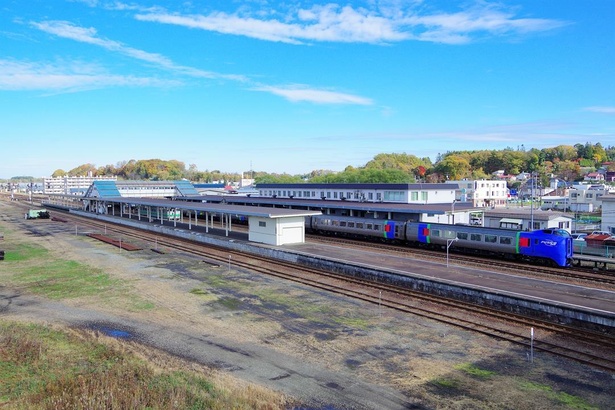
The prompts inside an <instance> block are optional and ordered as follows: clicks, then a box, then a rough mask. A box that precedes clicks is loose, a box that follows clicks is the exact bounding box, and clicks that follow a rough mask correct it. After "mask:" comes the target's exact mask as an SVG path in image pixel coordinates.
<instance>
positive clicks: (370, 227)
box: [366, 224, 374, 230]
mask: <svg viewBox="0 0 615 410" xmlns="http://www.w3.org/2000/svg"><path fill="white" fill-rule="evenodd" d="M366 228H367V229H370V230H371V229H374V226H373V225H372V224H367V226H366Z"/></svg>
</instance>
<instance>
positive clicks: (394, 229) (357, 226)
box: [309, 215, 405, 241]
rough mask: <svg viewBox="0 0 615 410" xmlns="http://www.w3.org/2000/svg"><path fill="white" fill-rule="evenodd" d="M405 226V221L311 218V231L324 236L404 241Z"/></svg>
mask: <svg viewBox="0 0 615 410" xmlns="http://www.w3.org/2000/svg"><path fill="white" fill-rule="evenodd" d="M404 225H405V222H403V221H392V220H380V219H373V218H372V219H370V218H354V217H350V216H334V215H318V216H313V217H311V218H310V223H309V229H310V230H311V231H313V232H316V233H319V234H322V235H340V236H352V237H356V238H371V239H381V240H385V241H389V240H390V241H395V240H399V241H403V240H404Z"/></svg>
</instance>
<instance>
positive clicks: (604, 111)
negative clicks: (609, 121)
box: [583, 106, 615, 114]
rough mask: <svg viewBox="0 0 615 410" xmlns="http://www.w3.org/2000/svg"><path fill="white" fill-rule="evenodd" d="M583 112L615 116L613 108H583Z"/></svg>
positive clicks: (614, 108)
mask: <svg viewBox="0 0 615 410" xmlns="http://www.w3.org/2000/svg"><path fill="white" fill-rule="evenodd" d="M583 111H591V112H598V113H601V114H615V107H599V106H595V107H585V108H583Z"/></svg>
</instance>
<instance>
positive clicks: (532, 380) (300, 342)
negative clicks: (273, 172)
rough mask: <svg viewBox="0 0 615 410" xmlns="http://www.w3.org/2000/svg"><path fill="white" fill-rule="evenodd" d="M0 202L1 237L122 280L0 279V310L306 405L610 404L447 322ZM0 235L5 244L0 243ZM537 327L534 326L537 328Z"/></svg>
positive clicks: (575, 380)
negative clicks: (116, 341) (98, 283)
mask: <svg viewBox="0 0 615 410" xmlns="http://www.w3.org/2000/svg"><path fill="white" fill-rule="evenodd" d="M20 215H22V214H21V213H20V212H19V211H14V210H13V208H12V207H11V206H10V205H7V204H6V203H4V204H3V203H2V202H0V232H2V231H3V230H4V231H5V240H4V241H5V243H6V242H7V241H11V240H14V241H19V242H21V241H24V240H27V241H33V242H36V243H38V244H40V245H42V246H44V247H45V248H47V249H49V250H50V251H51V252H52V255H53V256H54V257H56V258H62V259H67V260H75V261H78V262H80V263H82V264H85V265H89V266H94V267H99V268H101V269H102V270H103V271H104V272H105V273H107V274H108V275H110V276H111V277H113V278H117V279H120V280H121V283H122V286H121V289H118V293H117V294H116V295H101V296H99V297H87V298H79V299H63V300H59V301H51V300H45V299H42V298H39V297H36V296H34V295H32V294H31V293H29V292H27V291H23V290H20V289H19V288H17V287H15V286H10V285H8V286H6V282H5V281H4V280H3V279H2V277H3V276H4V275H10V272H7V271H6V269H5V268H3V265H2V262H0V284H1V285H0V296H1V297H0V301H1V302H0V303H1V304H2V305H0V307H1V309H0V318H3V319H13V320H21V321H37V322H43V323H50V324H62V325H66V326H86V327H93V328H99V329H101V330H102V331H105V330H122V331H123V332H126V333H127V334H129V335H130V336H131V337H132V338H133V339H134V340H135V341H137V342H139V343H143V345H144V346H155V347H156V348H160V349H162V350H164V351H167V352H169V353H171V354H174V355H177V356H180V357H183V358H186V359H188V360H191V361H194V362H198V363H201V364H207V365H210V366H214V367H216V368H219V369H223V370H226V371H228V372H230V373H232V374H233V375H234V376H235V377H238V378H241V379H245V380H247V381H251V382H255V383H258V384H263V385H266V386H267V387H271V388H273V389H276V390H280V391H282V392H284V393H286V394H288V395H290V396H294V397H297V398H299V399H300V400H303V401H304V402H305V403H306V407H305V408H327V409H342V408H365V409H369V408H374V409H375V408H417V409H418V408H426V409H477V408H483V409H570V408H586V409H591V408H594V409H607V408H613V407H612V403H611V400H612V397H613V393H614V392H615V376H614V375H611V374H607V373H604V372H601V371H598V370H596V369H592V368H589V367H585V366H581V365H579V364H576V363H574V362H569V361H566V360H563V359H558V358H555V357H551V356H549V355H546V354H541V353H539V352H536V353H535V355H534V360H533V362H532V363H530V362H529V360H528V355H529V352H528V351H527V349H525V348H523V347H519V346H513V345H510V344H509V343H506V342H502V341H499V340H496V339H492V338H488V337H485V336H481V335H478V334H473V333H470V332H467V331H463V330H460V329H457V328H455V327H451V326H447V325H443V324H440V323H438V322H434V321H429V320H425V319H423V318H418V317H413V316H408V315H403V314H400V313H397V312H393V311H390V310H388V309H386V308H380V307H378V306H374V305H371V304H366V303H363V302H359V301H356V300H351V299H348V298H343V297H339V296H335V295H330V294H328V293H325V292H322V291H319V290H314V289H311V288H308V287H304V286H301V285H297V284H294V283H290V282H286V281H282V280H278V279H274V278H269V277H264V276H261V275H257V274H254V273H252V272H249V271H244V270H238V269H235V268H234V267H233V266H232V264H231V265H230V266H211V265H209V264H207V263H204V262H203V261H202V260H200V259H198V258H195V257H193V256H189V255H185V254H178V253H175V252H168V253H165V254H158V253H155V252H152V251H151V250H150V248H151V247H152V246H151V244H140V243H134V242H132V243H133V244H136V245H140V246H143V248H144V250H142V251H135V252H126V251H119V250H118V249H117V248H114V247H112V246H110V245H107V244H104V243H102V242H97V241H96V240H94V239H91V238H88V237H86V236H84V235H76V234H75V228H74V227H71V226H67V224H62V223H59V222H53V221H48V220H35V221H26V220H23V219H21V218H23V216H21V218H19V216H20ZM0 245H2V243H0ZM537 337H539V335H537Z"/></svg>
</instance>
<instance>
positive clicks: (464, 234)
mask: <svg viewBox="0 0 615 410" xmlns="http://www.w3.org/2000/svg"><path fill="white" fill-rule="evenodd" d="M457 238H459V239H461V240H464V241H467V240H468V233H467V232H457Z"/></svg>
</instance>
